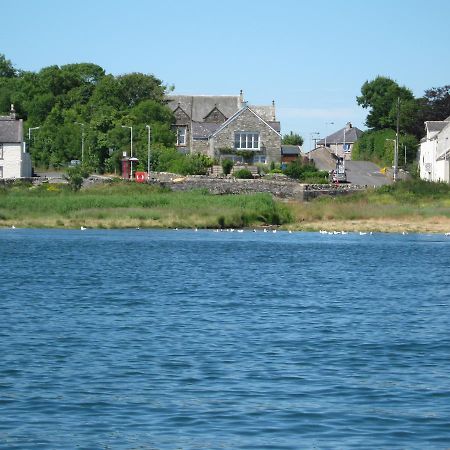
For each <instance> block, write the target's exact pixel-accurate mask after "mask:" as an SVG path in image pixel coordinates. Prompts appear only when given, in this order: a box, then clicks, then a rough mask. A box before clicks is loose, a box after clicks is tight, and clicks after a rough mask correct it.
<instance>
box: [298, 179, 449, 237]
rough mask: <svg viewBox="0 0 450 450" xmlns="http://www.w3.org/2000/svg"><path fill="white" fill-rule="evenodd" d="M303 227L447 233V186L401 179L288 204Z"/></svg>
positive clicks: (312, 228)
mask: <svg viewBox="0 0 450 450" xmlns="http://www.w3.org/2000/svg"><path fill="white" fill-rule="evenodd" d="M291 208H292V211H293V215H294V217H295V224H296V225H297V226H299V225H300V227H301V228H303V229H310V230H319V229H337V230H347V231H357V230H361V231H384V232H401V231H408V232H436V233H440V232H449V231H450V186H449V185H448V184H445V183H427V182H423V181H418V180H412V181H404V182H399V183H396V184H395V185H389V186H384V187H382V188H378V189H372V190H368V191H365V192H360V193H357V194H354V195H351V196H346V197H321V198H318V199H316V200H315V201H313V202H310V203H303V204H298V203H297V204H295V203H292V204H291Z"/></svg>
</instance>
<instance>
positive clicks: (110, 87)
mask: <svg viewBox="0 0 450 450" xmlns="http://www.w3.org/2000/svg"><path fill="white" fill-rule="evenodd" d="M168 90H169V88H168V87H167V86H165V85H163V83H162V81H161V80H159V79H158V78H156V77H155V76H153V75H148V74H142V73H130V74H125V75H119V76H113V75H110V74H106V73H105V70H104V69H103V68H102V67H100V66H98V65H96V64H91V63H79V64H67V65H63V66H57V65H53V66H49V67H45V68H43V69H41V70H40V71H38V72H31V71H23V70H18V69H16V68H15V67H14V66H13V64H12V63H11V61H9V60H7V59H6V58H5V56H4V55H1V54H0V112H3V113H7V112H8V111H9V109H10V105H11V104H14V108H15V111H16V112H17V114H18V116H19V117H21V118H23V119H24V123H25V135H26V138H27V140H28V130H29V129H30V128H34V130H33V132H32V133H31V139H30V141H31V142H28V145H29V148H30V153H31V155H32V158H33V162H34V165H36V166H38V167H59V166H63V165H67V162H68V161H70V160H74V159H75V160H76V159H78V160H81V157H82V154H81V153H82V140H83V144H84V145H83V147H84V152H83V153H84V154H83V156H84V161H83V162H84V163H85V164H86V165H87V166H89V167H90V168H92V169H94V170H97V171H100V172H102V171H114V170H119V168H120V159H121V157H122V152H124V151H127V152H128V154H129V153H130V146H131V136H130V129H129V128H123V126H125V127H130V126H132V127H133V147H134V151H135V154H134V156H137V157H138V158H139V160H140V162H141V164H142V165H143V167H147V142H148V133H147V129H146V127H145V125H150V127H151V141H152V142H151V143H152V147H153V151H154V158H155V161H156V162H157V160H158V158H159V153H161V151H162V150H164V149H172V148H173V147H174V143H175V139H176V136H175V133H174V131H173V129H172V124H173V122H174V119H173V115H172V112H171V110H170V109H169V108H168V107H167V106H166V104H165V101H164V96H165V94H166V92H167V91H168ZM37 127H39V128H37Z"/></svg>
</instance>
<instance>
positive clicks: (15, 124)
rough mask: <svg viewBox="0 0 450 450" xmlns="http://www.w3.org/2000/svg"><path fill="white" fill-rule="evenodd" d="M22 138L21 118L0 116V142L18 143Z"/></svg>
mask: <svg viewBox="0 0 450 450" xmlns="http://www.w3.org/2000/svg"><path fill="white" fill-rule="evenodd" d="M22 139H23V122H22V120H16V119H11V118H10V117H8V116H7V117H3V116H0V143H1V144H18V143H21V142H22Z"/></svg>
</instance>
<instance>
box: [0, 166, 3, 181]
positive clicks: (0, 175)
mask: <svg viewBox="0 0 450 450" xmlns="http://www.w3.org/2000/svg"><path fill="white" fill-rule="evenodd" d="M0 178H3V166H0Z"/></svg>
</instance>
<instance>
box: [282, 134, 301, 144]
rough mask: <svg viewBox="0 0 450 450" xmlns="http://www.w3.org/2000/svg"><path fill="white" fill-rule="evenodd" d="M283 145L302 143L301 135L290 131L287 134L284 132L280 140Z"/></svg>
mask: <svg viewBox="0 0 450 450" xmlns="http://www.w3.org/2000/svg"><path fill="white" fill-rule="evenodd" d="M281 143H282V144H283V145H299V146H302V145H303V137H302V136H300V135H299V134H297V133H294V132H292V131H291V132H290V133H289V134H284V135H283V139H282V140H281Z"/></svg>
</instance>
